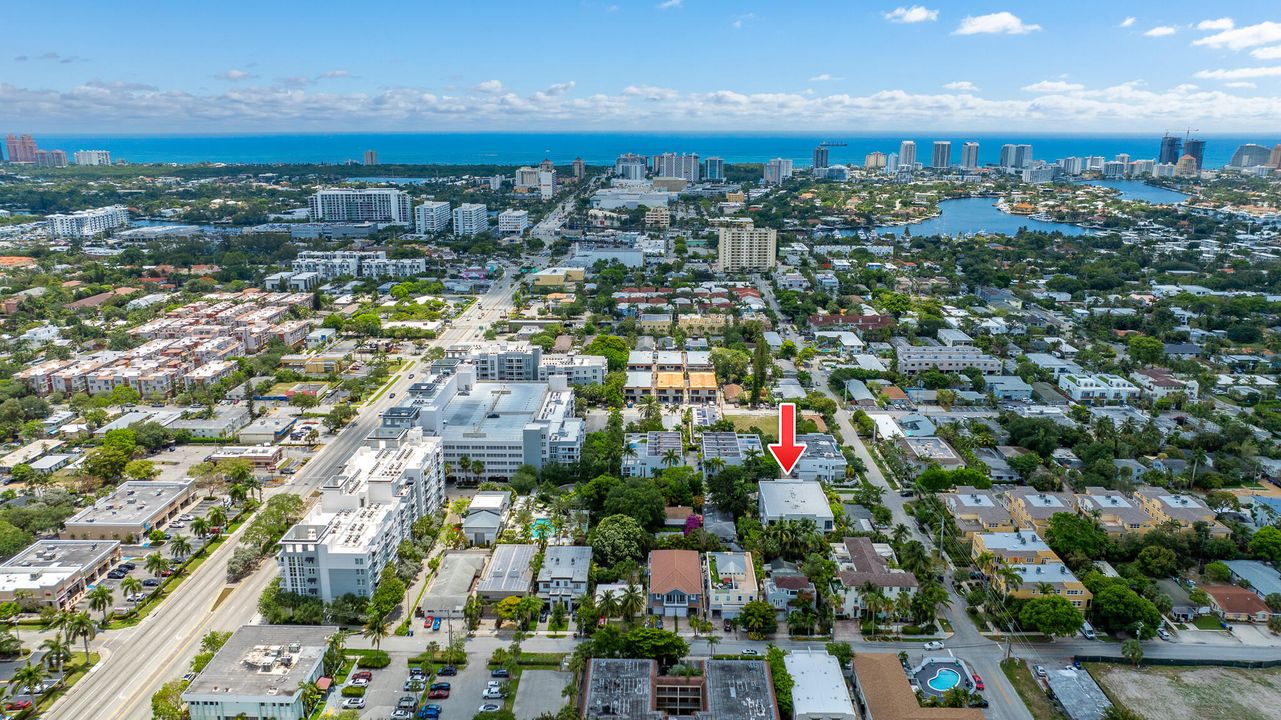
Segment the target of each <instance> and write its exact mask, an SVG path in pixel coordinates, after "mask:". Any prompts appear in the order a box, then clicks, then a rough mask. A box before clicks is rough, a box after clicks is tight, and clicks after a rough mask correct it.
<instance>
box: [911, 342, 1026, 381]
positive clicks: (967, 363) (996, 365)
mask: <svg viewBox="0 0 1281 720" xmlns="http://www.w3.org/2000/svg"><path fill="white" fill-rule="evenodd" d="M897 352H898V361H897V364H896V368H897V370H898V372H900V373H904V374H909V375H910V374H914V373H919V372H925V371H926V370H939V371H941V372H946V373H959V372H962V371H964V370H967V369H969V368H977V369H978V370H979V371H980V372H982V373H983V374H984V375H995V374H997V373H999V372H1001V361H1000V360H999V359H998V358H995V357H992V356H991V355H988V354H987V353H985V352H983V351H982V350H980V349H978V348H976V347H973V346H969V345H958V346H955V347H948V346H943V347H915V346H913V347H901V348H898V351H897Z"/></svg>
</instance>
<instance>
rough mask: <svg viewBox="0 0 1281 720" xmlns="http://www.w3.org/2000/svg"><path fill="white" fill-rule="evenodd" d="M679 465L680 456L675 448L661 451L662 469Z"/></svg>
mask: <svg viewBox="0 0 1281 720" xmlns="http://www.w3.org/2000/svg"><path fill="white" fill-rule="evenodd" d="M680 464H681V454H680V452H679V451H678V450H676V449H675V448H668V449H667V450H664V451H663V467H669V468H671V467H676V466H677V465H680Z"/></svg>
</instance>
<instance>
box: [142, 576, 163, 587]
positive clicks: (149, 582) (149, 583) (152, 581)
mask: <svg viewBox="0 0 1281 720" xmlns="http://www.w3.org/2000/svg"><path fill="white" fill-rule="evenodd" d="M142 584H143V585H146V586H147V587H159V586H160V581H159V580H157V579H155V578H147V579H146V580H143V581H142Z"/></svg>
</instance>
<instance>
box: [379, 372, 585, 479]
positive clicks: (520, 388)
mask: <svg viewBox="0 0 1281 720" xmlns="http://www.w3.org/2000/svg"><path fill="white" fill-rule="evenodd" d="M411 428H422V430H423V432H424V433H425V434H427V435H430V436H434V437H439V438H441V440H442V442H443V452H444V457H445V462H446V464H448V465H449V466H450V467H455V468H456V467H458V466H459V465H458V461H459V460H460V459H462V458H463V457H467V458H468V459H469V460H471V461H472V462H473V463H474V464H477V463H478V464H479V465H480V466H481V470H480V471H479V472H476V473H475V474H476V475H478V476H480V477H492V478H510V477H511V476H512V475H513V474H514V473H515V472H516V470H517V469H518V468H519V467H520V466H521V465H526V464H528V465H533V466H534V467H539V468H541V467H544V466H546V465H572V464H574V463H576V462H578V459H579V457H580V455H581V453H582V446H583V438H584V436H585V434H586V431H585V425H584V422H583V421H582V420H581V419H579V418H577V417H574V391H573V390H572V389H571V388H570V387H569V381H568V378H566V377H565V376H564V375H553V376H550V377H549V378H548V379H547V382H477V380H476V370H475V368H473V367H472V366H470V365H460V366H458V368H457V369H456V371H455V372H439V373H433V374H432V375H430V376H428V377H427V378H426V379H424V380H423V381H422V382H419V383H415V384H414V385H412V386H411V387H410V389H409V392H408V393H407V397H406V398H405V399H404V401H402V402H401V404H400V405H397V406H396V407H392V408H388V409H387V410H385V411H383V415H382V426H381V427H379V428H377V429H375V430H374V432H373V433H372V434H371V435H370V437H369V442H374V443H377V442H383V441H386V442H400V441H401V440H402V438H404V437H405V434H406V433H408V432H409V430H410V429H411Z"/></svg>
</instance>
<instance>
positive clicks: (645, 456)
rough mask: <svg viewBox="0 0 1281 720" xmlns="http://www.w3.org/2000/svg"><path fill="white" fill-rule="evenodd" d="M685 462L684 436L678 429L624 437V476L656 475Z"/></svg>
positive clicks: (652, 431)
mask: <svg viewBox="0 0 1281 720" xmlns="http://www.w3.org/2000/svg"><path fill="white" fill-rule="evenodd" d="M684 464H685V438H684V437H683V436H682V435H681V433H680V431H678V430H651V431H650V432H644V433H627V436H626V437H625V438H624V439H623V464H622V476H623V477H654V476H655V475H657V474H658V473H659V472H660V471H662V470H664V469H666V468H669V467H675V466H677V465H684Z"/></svg>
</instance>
